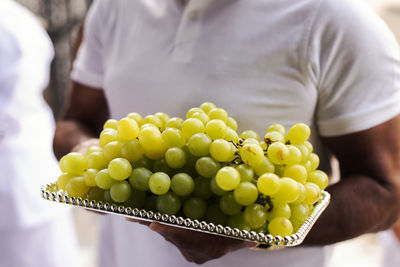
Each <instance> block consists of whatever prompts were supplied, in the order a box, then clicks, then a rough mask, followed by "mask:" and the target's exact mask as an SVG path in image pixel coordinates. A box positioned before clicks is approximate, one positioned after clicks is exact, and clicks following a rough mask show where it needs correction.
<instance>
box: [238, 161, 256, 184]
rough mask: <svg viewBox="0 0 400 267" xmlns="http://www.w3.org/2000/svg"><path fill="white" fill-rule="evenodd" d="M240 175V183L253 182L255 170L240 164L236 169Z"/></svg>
mask: <svg viewBox="0 0 400 267" xmlns="http://www.w3.org/2000/svg"><path fill="white" fill-rule="evenodd" d="M235 168H236V170H238V171H239V173H240V182H251V181H252V180H253V178H254V171H253V168H252V167H250V166H249V165H247V164H240V165H238V166H236V167H235Z"/></svg>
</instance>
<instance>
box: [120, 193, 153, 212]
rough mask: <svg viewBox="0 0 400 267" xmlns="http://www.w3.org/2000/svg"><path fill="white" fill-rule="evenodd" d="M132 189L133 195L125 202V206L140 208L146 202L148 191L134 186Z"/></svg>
mask: <svg viewBox="0 0 400 267" xmlns="http://www.w3.org/2000/svg"><path fill="white" fill-rule="evenodd" d="M131 191H132V193H131V196H130V197H129V199H128V200H127V201H125V202H124V206H126V207H131V208H138V209H141V208H143V207H144V204H145V203H146V192H145V191H140V190H137V189H134V188H132V189H131ZM154 210H155V209H154Z"/></svg>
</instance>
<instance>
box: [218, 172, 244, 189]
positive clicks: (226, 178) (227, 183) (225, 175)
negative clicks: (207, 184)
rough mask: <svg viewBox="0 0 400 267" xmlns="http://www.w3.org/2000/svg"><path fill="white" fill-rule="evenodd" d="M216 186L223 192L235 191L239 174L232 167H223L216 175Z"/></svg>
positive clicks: (238, 181)
mask: <svg viewBox="0 0 400 267" xmlns="http://www.w3.org/2000/svg"><path fill="white" fill-rule="evenodd" d="M215 177H216V179H217V185H218V186H219V187H220V188H222V189H223V190H226V191H230V190H233V189H235V188H236V187H237V186H238V185H239V183H240V173H239V171H238V170H236V169H235V168H234V167H229V166H225V167H223V168H221V169H219V171H218V172H217V174H216V176H215Z"/></svg>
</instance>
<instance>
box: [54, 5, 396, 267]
mask: <svg viewBox="0 0 400 267" xmlns="http://www.w3.org/2000/svg"><path fill="white" fill-rule="evenodd" d="M397 52H398V46H397V44H396V42H395V40H394V39H393V37H392V35H391V34H390V32H389V31H388V29H387V28H386V27H385V25H384V24H383V23H382V22H381V21H380V20H379V19H378V18H377V17H376V16H375V15H374V14H373V12H372V11H371V10H369V9H368V8H367V7H366V6H364V5H363V4H361V3H358V2H350V1H346V0H340V1H334V0H300V1H298V0H296V1H295V0H286V1H267V0H265V1H231V0H220V1H212V0H204V1H186V2H183V1H174V0H169V1H155V0H153V1H124V0H119V1H106V0H103V1H97V2H95V3H94V5H93V6H92V8H91V10H90V12H89V14H88V17H87V21H86V24H85V33H84V38H83V42H82V45H81V48H80V51H79V54H78V58H77V60H76V62H75V65H74V70H73V73H72V78H73V80H74V81H75V82H74V83H73V88H72V93H71V98H70V102H69V106H68V108H67V110H66V113H65V116H64V117H63V120H61V121H59V122H58V125H57V131H56V135H55V140H54V145H55V151H56V154H57V155H58V157H60V156H62V155H63V154H65V153H67V152H69V151H70V150H71V149H75V150H81V151H84V150H85V148H86V147H88V145H90V144H93V142H96V139H93V138H94V137H95V136H98V134H99V131H100V130H101V128H102V123H104V121H105V120H106V119H107V118H109V117H112V118H115V119H120V118H122V117H123V116H125V115H126V114H128V113H129V112H132V111H136V112H140V113H141V114H143V115H148V114H153V113H155V112H157V111H163V112H166V113H168V114H170V115H172V116H181V117H183V116H184V112H185V111H186V110H187V109H188V108H189V107H192V106H196V105H199V104H201V103H202V102H204V101H212V102H214V103H216V104H217V106H221V107H223V108H225V109H226V110H227V111H228V112H230V114H231V115H232V116H233V117H234V118H236V119H237V121H238V123H239V127H240V128H239V131H242V130H245V129H253V130H256V131H257V132H258V133H259V134H263V133H264V131H265V129H266V127H267V126H268V125H269V124H271V123H274V122H279V123H282V124H284V125H285V126H286V127H289V126H291V125H293V124H294V123H296V122H304V123H307V124H308V125H311V128H312V137H311V140H312V143H313V144H314V147H315V148H316V150H317V153H318V154H319V155H321V164H322V167H323V168H324V169H326V170H328V169H329V161H328V157H329V152H331V153H333V154H334V155H335V156H336V157H337V158H338V160H339V163H340V171H341V180H340V182H338V183H336V184H335V185H332V186H331V187H329V189H328V191H329V192H330V193H331V194H332V201H331V204H330V205H329V207H328V209H327V210H326V211H325V212H324V214H323V216H322V217H321V218H320V219H319V221H318V223H317V224H316V225H315V226H314V228H313V230H312V231H311V232H310V234H309V236H308V238H307V239H306V241H305V246H301V247H298V248H294V249H286V250H280V251H254V250H250V249H248V248H246V247H248V246H249V243H247V242H241V241H236V240H231V239H226V238H220V237H215V236H212V235H207V234H201V233H195V232H190V231H183V230H180V229H175V228H171V227H167V226H163V225H160V224H157V223H152V224H150V229H151V230H153V232H152V231H150V230H149V229H147V227H146V226H143V225H139V224H135V223H131V222H127V221H124V220H122V219H121V218H116V217H115V216H106V217H105V218H104V225H103V239H102V242H101V244H102V245H104V250H103V251H104V253H102V254H101V260H100V262H101V263H102V266H128V265H139V266H140V265H144V264H147V265H151V266H192V264H193V263H190V262H194V263H204V264H205V266H245V265H248V266H276V265H278V266H292V265H293V264H295V265H296V266H323V264H324V261H325V256H324V253H323V251H324V250H323V247H321V245H326V244H331V243H334V242H337V241H341V240H345V239H349V238H352V237H355V236H358V235H361V234H364V233H367V232H377V231H380V230H384V229H387V228H389V227H390V226H391V225H392V224H393V223H394V222H395V220H396V217H397V214H398V212H399V208H400V207H399V206H400V179H399V175H400V153H399V151H400V150H399V148H400V138H399V135H398V132H399V130H400V116H398V114H399V113H400V106H399V105H398V102H399V100H400V88H399V87H400V79H399V77H400V76H399V72H400V64H399V58H398V53H397ZM158 234H159V235H158ZM164 238H165V240H164ZM168 241H169V242H168ZM171 243H172V244H173V245H172V244H171ZM307 245H308V246H307ZM250 246H251V244H250ZM107 247H108V248H107ZM106 251H107V252H106ZM182 255H183V256H182Z"/></svg>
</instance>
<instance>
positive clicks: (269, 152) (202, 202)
mask: <svg viewBox="0 0 400 267" xmlns="http://www.w3.org/2000/svg"><path fill="white" fill-rule="evenodd" d="M237 128H238V125H237V122H236V120H235V119H234V118H232V117H230V116H229V115H228V113H227V112H226V110H224V109H222V108H219V107H216V106H215V105H214V104H213V103H211V102H205V103H203V104H201V105H200V107H194V108H191V109H190V110H188V112H187V114H186V118H185V119H183V118H179V117H172V118H170V117H169V116H168V115H167V114H165V113H162V112H158V113H155V114H154V115H149V116H146V117H142V116H141V115H140V114H139V113H130V114H128V115H127V116H126V117H125V118H122V119H121V120H119V121H118V120H114V119H110V120H108V121H107V122H106V123H105V124H104V129H103V131H102V132H101V133H100V136H99V146H98V147H91V148H90V149H89V150H88V151H87V153H86V155H82V154H79V153H75V152H73V153H69V154H67V155H65V156H64V157H63V158H61V160H60V169H61V171H62V174H61V175H60V176H59V178H58V180H57V185H58V187H59V188H60V189H61V190H63V191H65V192H66V193H67V194H68V195H69V196H73V197H80V198H88V199H94V200H98V201H104V202H109V203H116V204H122V205H124V206H129V207H133V208H139V209H141V208H144V209H146V210H152V211H158V212H161V213H165V214H174V215H179V216H184V217H188V218H191V219H198V220H204V221H206V222H212V223H214V224H220V225H224V226H225V225H229V226H230V227H233V228H238V229H245V230H248V231H250V230H253V231H257V232H263V233H270V234H272V235H280V236H286V235H290V234H292V233H294V232H295V231H296V230H297V229H298V228H299V227H300V226H301V225H302V224H303V223H304V222H305V220H306V219H307V218H308V216H309V215H310V213H311V211H312V209H313V205H314V204H315V203H316V202H317V201H318V200H319V199H320V196H321V190H323V189H325V188H326V187H327V185H328V176H327V175H326V174H325V173H324V172H323V171H321V170H318V169H317V168H318V165H319V157H318V156H317V155H316V154H315V153H313V146H312V144H311V143H310V142H309V141H307V140H308V138H309V136H310V129H309V127H308V126H307V125H306V124H304V123H298V124H295V125H293V126H292V127H291V128H290V129H289V131H288V132H286V129H285V127H284V126H283V125H281V124H272V125H270V126H269V127H268V129H267V131H266V134H265V135H264V138H263V139H261V140H260V137H259V135H258V134H257V133H256V132H255V131H252V130H246V131H244V132H242V133H240V134H238V132H237Z"/></svg>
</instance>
